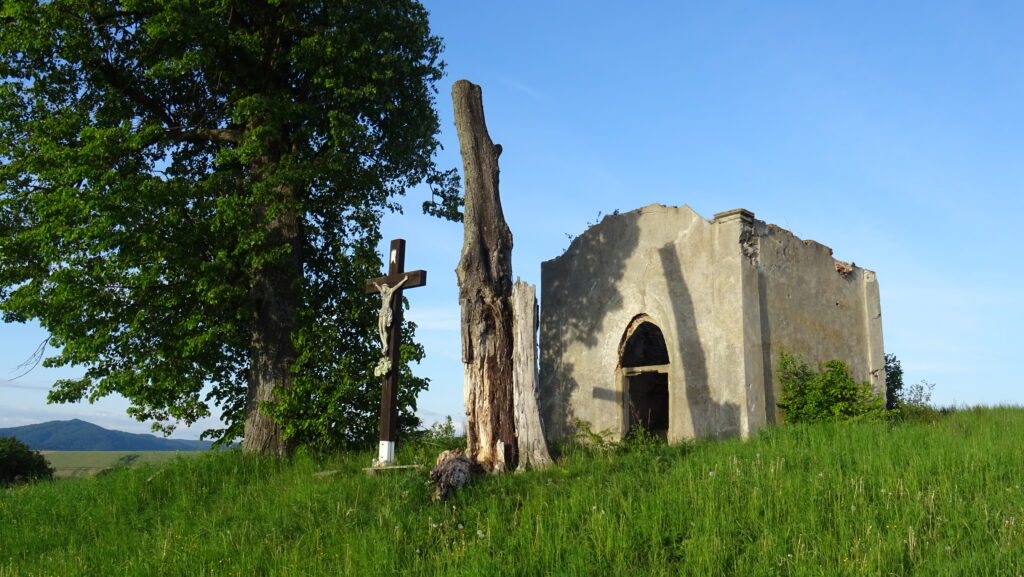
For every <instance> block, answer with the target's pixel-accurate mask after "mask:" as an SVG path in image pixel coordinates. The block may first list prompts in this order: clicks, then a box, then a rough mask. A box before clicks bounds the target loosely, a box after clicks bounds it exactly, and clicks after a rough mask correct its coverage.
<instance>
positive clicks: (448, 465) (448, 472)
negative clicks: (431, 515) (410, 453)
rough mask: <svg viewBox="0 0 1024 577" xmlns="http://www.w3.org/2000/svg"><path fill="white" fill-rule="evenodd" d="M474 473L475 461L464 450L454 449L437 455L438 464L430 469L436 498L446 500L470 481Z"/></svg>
mask: <svg viewBox="0 0 1024 577" xmlns="http://www.w3.org/2000/svg"><path fill="white" fill-rule="evenodd" d="M472 473H473V462H472V461H470V460H469V458H467V457H466V456H465V455H463V454H462V451H460V450H459V449H454V450H451V451H445V452H443V453H441V454H440V455H438V456H437V465H436V466H435V467H434V468H433V469H431V470H430V480H431V481H433V482H434V500H435V501H444V500H446V499H448V496H449V495H451V494H452V493H454V492H455V490H456V489H458V488H460V487H462V486H463V485H465V484H466V483H468V482H469V478H470V477H471V476H472Z"/></svg>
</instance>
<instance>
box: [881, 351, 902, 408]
mask: <svg viewBox="0 0 1024 577" xmlns="http://www.w3.org/2000/svg"><path fill="white" fill-rule="evenodd" d="M902 394H903V367H901V366H900V360H899V359H897V358H896V355H894V354H892V353H885V410H887V411H891V410H893V409H896V408H897V407H898V406H899V404H900V397H901V395H902Z"/></svg>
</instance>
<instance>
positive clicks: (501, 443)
mask: <svg viewBox="0 0 1024 577" xmlns="http://www.w3.org/2000/svg"><path fill="white" fill-rule="evenodd" d="M452 101H453V103H454V105H455V126H456V128H457V130H458V135H459V149H460V150H461V152H462V164H463V173H462V178H463V185H464V187H465V207H464V209H463V217H462V222H463V227H464V236H463V245H462V258H461V259H460V260H459V266H458V267H457V268H456V269H455V274H456V276H457V277H458V281H459V305H460V306H461V308H462V362H463V364H464V369H465V381H464V385H463V386H464V387H465V404H466V420H467V423H466V446H467V448H466V453H467V456H468V457H469V458H470V459H472V460H473V461H474V462H475V463H477V464H478V465H480V466H481V467H482V468H483V469H484V470H485V471H488V472H501V471H505V470H509V469H513V468H515V466H516V464H517V462H518V447H517V444H516V429H515V416H514V413H513V405H512V400H513V395H512V303H511V298H512V232H511V231H510V230H509V228H508V224H507V223H506V222H505V216H504V214H503V213H502V211H501V199H500V197H499V196H498V155H500V154H501V147H500V146H497V145H495V144H494V143H493V142H491V137H490V136H488V134H487V126H486V124H485V123H484V105H483V98H482V94H481V90H480V87H479V86H477V85H475V84H472V83H470V82H469V81H466V80H459V81H458V82H456V83H455V85H454V86H452Z"/></svg>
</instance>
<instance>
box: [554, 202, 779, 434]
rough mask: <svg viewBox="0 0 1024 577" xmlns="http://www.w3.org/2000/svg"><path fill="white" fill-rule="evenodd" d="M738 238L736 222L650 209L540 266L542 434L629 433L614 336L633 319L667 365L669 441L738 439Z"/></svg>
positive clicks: (601, 229) (742, 405)
mask: <svg viewBox="0 0 1024 577" xmlns="http://www.w3.org/2000/svg"><path fill="white" fill-rule="evenodd" d="M738 234H739V228H738V223H734V224H728V223H712V222H709V221H708V220H706V219H704V218H702V217H701V216H700V215H698V214H696V213H695V212H693V211H692V210H691V209H690V208H689V207H686V206H683V207H666V206H662V205H651V206H648V207H644V208H642V209H638V210H635V211H631V212H628V213H624V214H618V215H610V216H608V217H606V218H605V219H604V220H602V221H601V223H599V224H598V225H595V226H594V227H591V228H590V229H588V230H587V231H586V232H584V233H583V234H582V235H580V236H579V237H577V238H576V239H574V241H573V243H572V244H571V245H570V247H569V249H568V250H567V251H566V252H565V254H563V255H562V256H560V257H557V258H555V259H552V260H550V261H547V262H545V263H543V264H542V267H541V277H542V278H541V306H542V309H541V328H540V330H541V337H540V339H541V360H540V363H541V377H540V389H541V395H540V398H541V401H540V405H541V412H542V415H543V417H544V421H545V427H546V429H547V431H548V434H549V436H550V437H553V438H560V437H564V436H566V435H567V434H569V433H570V432H571V430H570V426H571V423H572V422H573V420H574V419H579V420H582V421H584V422H586V423H588V426H589V427H590V428H591V430H593V431H595V432H596V431H605V430H607V431H609V432H610V433H612V435H613V436H614V437H620V436H621V435H623V434H624V433H625V432H626V431H625V422H626V419H625V414H624V404H623V403H624V390H623V388H624V386H625V385H624V383H623V382H622V381H621V379H619V378H618V377H617V372H616V369H617V365H618V361H619V347H620V344H621V341H622V337H623V332H624V331H625V330H626V327H627V326H629V324H630V322H631V321H632V320H633V319H634V318H635V317H636V316H637V315H641V314H644V315H647V316H648V317H649V318H650V319H651V321H652V322H654V323H655V324H656V325H657V326H658V327H659V328H660V329H661V331H662V334H663V335H664V337H665V344H666V348H667V349H668V353H669V357H670V363H669V369H668V370H669V399H670V410H669V413H670V414H669V417H670V427H669V432H668V436H669V440H670V441H678V440H682V439H687V438H693V437H708V436H733V435H738V434H742V435H745V434H746V433H747V430H746V429H745V423H746V422H747V420H748V419H747V415H746V414H745V412H746V410H747V403H746V394H747V391H746V387H745V386H744V385H745V383H744V378H743V374H744V371H745V368H744V366H743V363H742V362H740V363H738V362H736V359H737V358H743V356H744V351H743V346H744V343H743V339H742V338H741V335H742V333H743V332H744V330H745V326H744V322H743V315H744V309H743V306H742V302H741V299H742V298H743V292H742V290H741V279H740V277H739V272H740V270H741V266H742V264H743V258H742V256H741V255H740V253H739V252H738V251H737V240H736V239H737V237H738ZM758 410H759V411H760V414H764V408H763V406H762V407H758Z"/></svg>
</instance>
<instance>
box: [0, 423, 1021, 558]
mask: <svg viewBox="0 0 1024 577" xmlns="http://www.w3.org/2000/svg"><path fill="white" fill-rule="evenodd" d="M1022 428H1024V410H1022V409H1020V408H1001V409H980V410H971V411H958V412H956V413H954V414H951V415H949V417H948V418H944V419H942V420H941V421H938V422H936V423H932V424H928V425H926V426H925V425H919V424H915V423H897V424H892V423H854V424H832V423H818V424H812V425H808V426H802V427H778V428H775V429H770V430H767V431H765V432H763V433H761V434H758V435H754V436H753V437H752V438H750V439H748V440H746V441H741V440H738V439H735V440H726V441H704V442H699V443H696V444H693V445H687V446H684V447H681V448H677V447H667V448H665V449H662V450H660V451H659V453H658V456H659V457H661V458H660V459H659V460H657V461H655V460H652V459H651V457H650V455H648V454H641V453H633V452H628V451H624V452H605V453H594V454H587V453H582V452H580V453H577V454H573V455H571V456H568V457H565V458H563V459H561V460H560V461H559V462H558V463H557V465H556V466H554V467H550V468H548V469H546V470H544V471H528V472H525V473H522V474H516V475H496V476H487V477H484V478H480V479H478V480H476V481H474V482H473V483H472V484H470V485H469V486H467V487H466V488H464V489H463V490H461V491H459V492H457V493H456V494H455V495H454V496H453V497H452V498H451V499H450V500H449V501H448V502H447V503H444V504H439V503H433V502H431V501H430V487H428V486H426V484H425V479H426V471H424V470H420V471H419V472H412V471H403V472H394V473H392V474H389V475H378V476H374V477H369V476H367V475H366V474H364V473H363V471H362V469H363V468H364V467H367V466H368V465H369V463H370V461H371V460H372V456H373V455H371V454H370V453H356V454H353V453H349V454H347V455H332V456H323V455H315V456H314V455H309V456H306V455H298V456H295V457H293V458H291V459H267V458H264V457H260V456H256V455H247V454H243V453H240V452H236V451H219V452H212V453H204V454H202V455H200V456H198V457H196V458H194V459H190V460H179V461H176V462H173V463H170V464H167V465H162V466H160V468H155V467H153V466H145V465H144V466H142V467H140V468H133V469H128V470H122V471H117V472H115V473H112V474H110V475H107V476H104V477H94V478H88V479H74V480H68V481H60V482H56V483H40V484H35V485H30V486H25V487H20V488H18V489H17V490H14V491H0V543H3V549H2V555H0V575H3V576H4V577H7V576H11V577H13V576H16V575H17V576H21V575H140V576H145V575H154V576H155V575H225V576H227V575H275V576H281V577H291V576H300V575H301V576H307V575H412V576H422V577H427V576H433V575H438V576H441V575H446V576H447V575H460V576H467V577H474V576H496V575H602V576H604V575H607V576H613V577H614V576H634V575H659V576H669V575H671V576H676V575H678V576H680V577H687V576H697V575H752V576H763V575H782V576H787V575H788V576H803V575H829V576H832V575H835V576H854V575H928V576H936V577H953V576H963V575H972V576H973V575H1020V574H1022V573H1024V527H1022V525H1021V519H1022V518H1024V471H1022V470H1021V467H1020V463H1021V462H1024V444H1022V443H1020V442H1019V440H1018V438H1017V437H1016V436H1014V435H1008V434H1007V431H1018V430H1021V429H1022ZM400 450H401V449H400ZM424 465H429V463H424ZM427 468H429V466H425V467H424V469H427ZM321 471H336V473H335V474H333V475H329V476H319V477H318V476H316V473H318V472H321ZM158 472H159V474H158ZM243 513H244V514H243ZM252 543H259V544H260V546H258V547H253V546H252ZM140 552H143V553H140Z"/></svg>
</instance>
